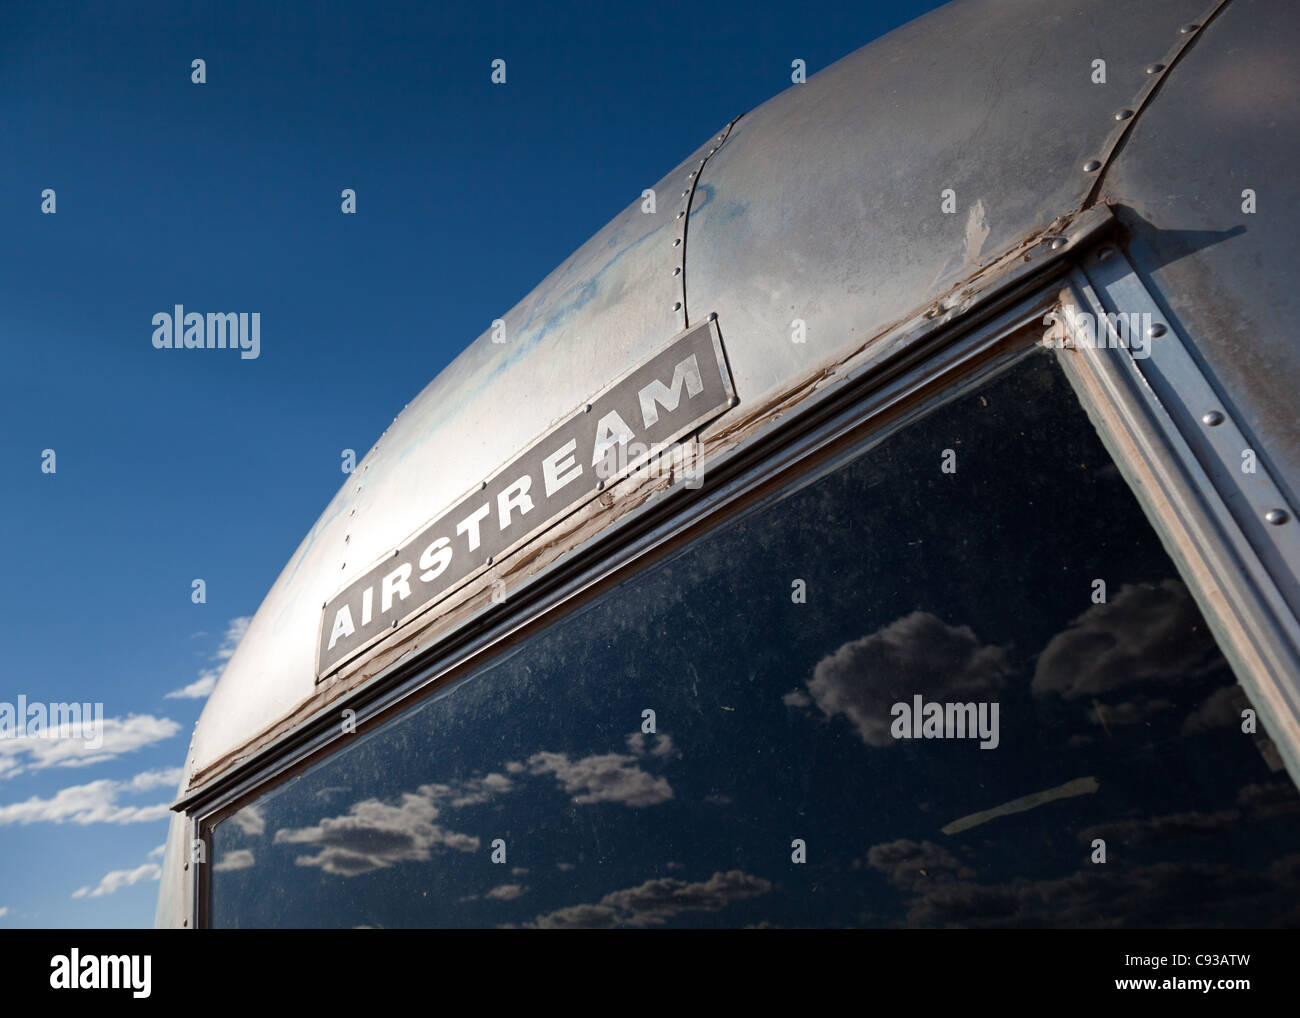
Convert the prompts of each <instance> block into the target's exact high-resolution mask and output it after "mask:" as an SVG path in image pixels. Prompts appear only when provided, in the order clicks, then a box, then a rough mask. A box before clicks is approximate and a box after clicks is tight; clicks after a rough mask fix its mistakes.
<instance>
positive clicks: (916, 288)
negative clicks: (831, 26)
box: [686, 0, 1207, 400]
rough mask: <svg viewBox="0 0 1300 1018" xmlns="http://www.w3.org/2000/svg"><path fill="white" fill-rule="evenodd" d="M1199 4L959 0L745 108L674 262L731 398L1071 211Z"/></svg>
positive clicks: (816, 356) (799, 368)
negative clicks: (680, 260) (681, 258)
mask: <svg viewBox="0 0 1300 1018" xmlns="http://www.w3.org/2000/svg"><path fill="white" fill-rule="evenodd" d="M1206 5H1207V0H1154V2H1147V3H1142V4H1117V3H1113V2H1109V0H1083V2H1080V0H1069V2H1063V0H1051V2H1043V0H966V2H964V3H954V4H950V5H949V6H947V7H944V8H942V9H940V10H938V11H935V12H933V13H932V14H929V15H927V16H925V17H923V18H920V19H918V20H917V21H914V22H912V23H911V24H909V25H906V26H904V27H903V28H901V29H899V30H897V31H895V32H893V33H891V34H890V35H888V36H886V37H884V38H883V39H880V40H878V41H876V42H874V43H872V44H871V45H869V46H867V47H865V48H864V49H862V50H860V51H858V52H857V53H854V54H853V55H851V56H849V57H847V58H845V59H843V60H841V61H839V62H838V63H836V64H834V65H832V66H831V67H829V68H827V69H826V70H824V71H822V72H821V73H820V74H817V75H815V76H814V77H812V78H810V79H809V80H808V82H807V83H806V84H803V85H796V86H794V87H792V88H790V89H788V90H787V91H785V92H783V93H782V94H781V95H779V96H777V97H776V98H774V99H772V100H770V101H769V102H767V103H765V104H764V105H763V106H761V107H759V108H758V109H757V110H755V111H754V112H752V113H748V114H746V115H745V117H743V118H742V119H741V120H740V121H739V122H738V123H737V124H736V126H735V127H734V128H733V129H732V132H731V135H730V137H729V138H728V140H727V144H726V146H725V147H724V148H723V149H722V150H721V151H719V152H718V154H717V155H716V156H714V157H713V158H712V159H711V160H710V161H709V163H708V165H707V167H706V168H705V170H704V172H703V174H702V176H701V180H700V195H697V198H696V201H695V208H694V209H693V211H692V216H691V226H690V239H689V245H688V251H687V266H686V294H687V302H688V306H689V307H690V309H691V313H692V314H700V313H708V312H711V311H716V312H717V313H718V317H719V320H720V321H721V322H722V323H723V339H724V341H726V343H727V351H728V355H729V356H730V358H731V363H732V371H733V374H734V376H735V381H736V390H737V392H738V393H739V394H740V397H741V399H742V400H747V399H755V398H758V399H761V398H763V396H764V395H765V394H767V393H768V392H770V391H771V390H773V389H774V388H775V387H777V386H779V385H781V384H782V383H783V382H787V381H788V380H789V379H791V378H793V377H796V376H798V375H800V374H803V373H805V372H807V371H808V370H809V369H810V368H812V367H814V366H815V365H817V364H819V363H821V362H823V361H825V360H826V359H827V358H828V357H829V356H830V355H831V354H832V353H833V352H834V351H837V350H840V349H843V348H844V347H845V346H848V345H850V344H853V343H861V342H863V341H865V340H866V339H867V338H869V337H871V336H873V335H875V334H876V333H879V332H882V331H883V330H884V329H886V328H887V327H888V326H890V325H891V324H893V323H894V322H897V321H898V320H900V319H902V318H905V317H907V316H908V315H909V314H911V313H914V312H916V311H917V310H919V309H920V308H921V307H923V306H924V305H925V304H926V303H927V302H928V301H932V300H934V298H935V297H936V296H938V295H939V294H942V293H945V292H947V291H948V290H949V289H951V288H952V287H953V286H955V285H957V284H959V283H961V282H962V281H964V280H966V279H967V278H968V277H970V276H971V275H972V274H974V273H976V272H978V271H979V270H980V268H981V267H982V266H984V265H986V264H987V263H988V262H989V261H990V260H991V259H992V258H993V257H994V256H996V255H998V254H1000V253H1002V252H1004V251H1006V250H1007V249H1008V248H1012V247H1015V246H1016V245H1017V244H1018V243H1019V242H1020V241H1022V240H1023V239H1024V238H1025V237H1026V236H1027V235H1029V234H1032V233H1034V232H1036V231H1041V230H1043V229H1045V228H1047V227H1049V226H1050V225H1051V224H1052V223H1053V221H1054V220H1056V219H1057V218H1058V217H1060V216H1063V215H1065V214H1067V213H1069V212H1070V211H1072V210H1073V209H1075V208H1077V207H1078V206H1080V205H1081V204H1082V203H1083V202H1084V200H1085V198H1086V197H1087V195H1088V193H1089V191H1090V189H1091V188H1092V186H1093V184H1094V183H1095V181H1096V178H1097V171H1096V168H1094V169H1092V170H1085V169H1084V167H1085V166H1086V165H1089V164H1090V163H1091V162H1092V161H1093V160H1094V159H1095V158H1096V157H1097V156H1098V154H1104V151H1105V148H1106V142H1107V139H1108V138H1109V137H1110V136H1111V134H1112V133H1113V131H1114V129H1115V125H1116V122H1117V121H1116V113H1117V112H1119V111H1121V110H1123V109H1126V108H1128V107H1129V106H1130V105H1131V103H1132V102H1133V101H1134V99H1135V97H1137V96H1139V95H1140V93H1141V92H1142V91H1143V89H1144V87H1145V85H1146V84H1147V81H1148V80H1149V77H1150V76H1149V75H1148V73H1147V68H1149V67H1151V66H1152V62H1153V61H1156V60H1158V59H1159V58H1160V57H1162V55H1163V54H1165V53H1166V52H1167V51H1168V50H1169V48H1170V45H1171V43H1172V42H1173V41H1174V40H1176V39H1177V37H1178V27H1179V25H1180V24H1182V23H1183V22H1185V21H1187V20H1188V19H1189V18H1192V17H1193V16H1195V15H1197V14H1199V13H1200V12H1201V11H1202V10H1204V9H1205V8H1206ZM1095 60H1104V61H1105V82H1104V83H1100V82H1098V83H1094V81H1093V61H1095ZM1157 101H1158V100H1157ZM947 190H951V191H952V197H951V201H952V204H951V207H952V208H953V209H954V211H952V212H945V211H944V208H943V204H942V203H943V200H944V192H945V191H947ZM795 319H799V320H801V321H802V322H803V323H804V328H805V329H806V340H805V341H804V342H799V341H797V339H796V338H795V337H796V335H797V333H796V328H797V326H795V325H794V321H795Z"/></svg>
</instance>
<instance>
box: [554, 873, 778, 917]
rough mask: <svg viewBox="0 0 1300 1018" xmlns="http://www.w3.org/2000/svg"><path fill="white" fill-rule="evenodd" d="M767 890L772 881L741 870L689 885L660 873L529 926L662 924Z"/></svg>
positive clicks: (721, 906) (717, 907) (719, 874)
mask: <svg viewBox="0 0 1300 1018" xmlns="http://www.w3.org/2000/svg"><path fill="white" fill-rule="evenodd" d="M771 889H772V883H771V881H768V880H764V879H763V878H762V877H755V876H751V875H750V874H748V873H744V872H742V871H741V870H731V871H730V872H728V873H714V874H713V876H711V877H710V878H709V879H708V880H704V881H697V882H695V883H693V884H692V883H687V882H686V881H684V880H678V879H677V878H676V877H660V878H659V879H657V880H647V881H646V882H645V883H644V884H641V885H640V886H638V887H629V888H627V889H626V890H622V891H613V892H611V893H610V894H607V895H605V896H604V897H603V898H601V899H600V901H599V902H597V903H596V904H593V905H570V906H569V907H567V908H562V909H557V910H556V911H554V912H548V913H546V914H545V915H539V916H538V917H537V918H536V919H535V920H534V921H533V922H532V923H531V925H533V926H537V927H541V928H543V929H564V928H591V927H597V928H608V927H611V926H662V925H663V924H664V923H666V922H668V921H669V920H671V919H674V918H676V917H677V916H678V915H679V914H681V913H682V912H717V911H720V910H721V909H724V908H726V907H727V906H728V905H730V904H731V903H732V902H735V901H744V900H745V899H747V898H753V897H757V896H758V895H762V894H766V893H767V892H768V891H770V890H771Z"/></svg>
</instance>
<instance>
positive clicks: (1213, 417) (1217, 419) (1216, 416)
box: [1201, 410, 1223, 428]
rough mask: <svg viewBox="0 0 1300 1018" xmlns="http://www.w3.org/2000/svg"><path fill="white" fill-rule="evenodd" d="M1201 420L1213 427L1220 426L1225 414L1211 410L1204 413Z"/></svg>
mask: <svg viewBox="0 0 1300 1018" xmlns="http://www.w3.org/2000/svg"><path fill="white" fill-rule="evenodd" d="M1201 421H1202V423H1204V424H1206V425H1208V426H1209V427H1211V428H1214V427H1218V426H1219V425H1220V424H1222V423H1223V414H1221V413H1219V411H1217V410H1211V411H1210V412H1209V413H1208V414H1204V415H1202V417H1201Z"/></svg>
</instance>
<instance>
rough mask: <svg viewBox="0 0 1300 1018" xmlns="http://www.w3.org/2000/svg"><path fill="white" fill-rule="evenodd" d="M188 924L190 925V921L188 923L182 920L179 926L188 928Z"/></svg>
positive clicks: (186, 920)
mask: <svg viewBox="0 0 1300 1018" xmlns="http://www.w3.org/2000/svg"><path fill="white" fill-rule="evenodd" d="M189 924H190V921H189V920H188V919H182V920H181V925H182V926H188V925H189Z"/></svg>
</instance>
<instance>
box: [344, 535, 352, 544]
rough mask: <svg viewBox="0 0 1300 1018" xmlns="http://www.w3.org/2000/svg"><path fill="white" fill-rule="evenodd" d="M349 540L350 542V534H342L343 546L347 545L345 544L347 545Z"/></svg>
mask: <svg viewBox="0 0 1300 1018" xmlns="http://www.w3.org/2000/svg"><path fill="white" fill-rule="evenodd" d="M351 540H352V535H351V534H344V535H343V543H344V544H347V543H348V542H349V541H351Z"/></svg>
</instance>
